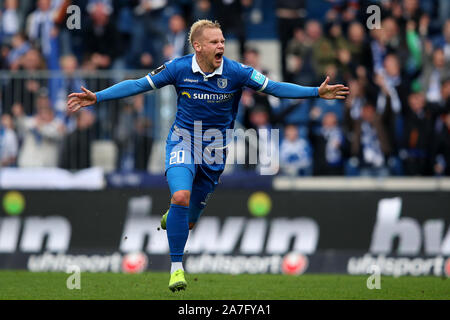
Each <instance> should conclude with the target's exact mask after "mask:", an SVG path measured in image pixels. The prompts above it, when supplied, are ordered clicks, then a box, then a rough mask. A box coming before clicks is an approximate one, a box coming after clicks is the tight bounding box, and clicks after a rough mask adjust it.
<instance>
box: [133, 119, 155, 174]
mask: <svg viewBox="0 0 450 320" xmlns="http://www.w3.org/2000/svg"><path fill="white" fill-rule="evenodd" d="M134 128H135V129H134V169H135V170H140V171H147V168H148V162H149V160H150V155H151V153H152V147H153V138H152V137H151V135H150V134H149V132H150V129H151V122H150V120H149V119H147V118H145V117H142V116H138V117H137V118H136V120H135V122H134Z"/></svg>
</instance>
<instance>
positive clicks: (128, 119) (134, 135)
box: [114, 98, 153, 171]
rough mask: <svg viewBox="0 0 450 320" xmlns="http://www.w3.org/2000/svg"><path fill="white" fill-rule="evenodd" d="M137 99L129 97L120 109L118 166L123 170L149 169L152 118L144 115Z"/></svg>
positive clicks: (117, 137) (116, 136) (117, 142)
mask: <svg viewBox="0 0 450 320" xmlns="http://www.w3.org/2000/svg"><path fill="white" fill-rule="evenodd" d="M139 109H140V106H139V103H138V101H137V100H136V99H134V98H131V99H127V100H126V102H125V104H124V105H123V107H122V108H121V110H120V114H119V119H118V124H117V130H116V132H115V137H114V139H115V142H116V144H117V146H118V150H119V155H118V159H117V161H118V163H117V168H118V169H119V170H123V171H131V170H143V171H146V170H147V165H148V160H149V158H150V154H151V150H152V146H153V139H152V138H151V136H150V134H149V132H150V127H151V123H150V120H149V119H147V118H145V117H143V116H142V114H141V112H140V110H139Z"/></svg>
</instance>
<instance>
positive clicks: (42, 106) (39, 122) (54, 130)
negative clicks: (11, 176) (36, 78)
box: [17, 96, 64, 167]
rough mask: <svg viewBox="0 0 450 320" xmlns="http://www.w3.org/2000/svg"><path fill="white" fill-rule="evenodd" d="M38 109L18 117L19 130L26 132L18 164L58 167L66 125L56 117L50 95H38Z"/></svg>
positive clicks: (22, 165)
mask: <svg viewBox="0 0 450 320" xmlns="http://www.w3.org/2000/svg"><path fill="white" fill-rule="evenodd" d="M36 110H37V112H36V115H34V116H30V117H27V116H25V115H24V114H23V113H22V114H20V115H19V116H20V118H18V119H17V123H18V130H20V131H23V132H24V141H23V144H22V147H21V150H20V153H19V158H18V161H17V164H18V166H19V167H56V166H57V165H58V151H59V143H60V141H61V139H62V137H63V134H64V126H63V124H62V122H61V121H60V120H58V119H56V118H55V117H54V114H53V110H52V109H51V108H50V101H49V99H48V97H46V96H40V97H38V99H37V102H36Z"/></svg>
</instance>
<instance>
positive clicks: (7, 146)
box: [0, 113, 19, 167]
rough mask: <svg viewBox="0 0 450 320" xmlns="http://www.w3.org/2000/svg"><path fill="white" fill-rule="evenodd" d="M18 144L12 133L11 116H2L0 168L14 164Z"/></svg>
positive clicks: (15, 136) (0, 123)
mask: <svg viewBox="0 0 450 320" xmlns="http://www.w3.org/2000/svg"><path fill="white" fill-rule="evenodd" d="M18 149H19V142H18V139H17V135H16V133H15V132H14V124H13V120H12V117H11V115H9V114H7V113H6V114H4V115H2V116H1V122H0V167H11V166H14V165H15V163H16V158H17V153H18Z"/></svg>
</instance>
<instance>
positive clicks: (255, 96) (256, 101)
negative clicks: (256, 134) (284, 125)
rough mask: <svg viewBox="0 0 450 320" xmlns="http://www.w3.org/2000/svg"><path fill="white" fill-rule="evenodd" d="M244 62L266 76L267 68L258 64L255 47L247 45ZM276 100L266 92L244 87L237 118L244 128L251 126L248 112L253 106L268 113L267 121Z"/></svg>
mask: <svg viewBox="0 0 450 320" xmlns="http://www.w3.org/2000/svg"><path fill="white" fill-rule="evenodd" d="M244 64H246V65H248V66H251V67H253V68H254V69H256V70H259V71H260V72H261V73H263V74H264V75H266V76H268V72H267V70H266V69H265V68H264V67H263V66H261V65H260V55H259V51H258V50H257V49H255V48H252V47H248V48H246V50H245V53H244ZM276 103H277V101H276V100H272V99H269V96H268V95H267V94H264V93H262V92H257V91H254V90H252V89H248V88H247V89H245V90H244V91H243V93H242V100H241V108H240V110H239V111H238V112H239V117H238V118H239V119H240V121H241V123H242V125H243V126H244V127H246V128H252V127H253V126H252V124H251V123H250V122H251V121H250V114H251V112H252V109H253V108H261V109H264V110H265V111H266V112H267V114H268V115H269V121H270V119H271V118H272V105H274V104H276Z"/></svg>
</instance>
